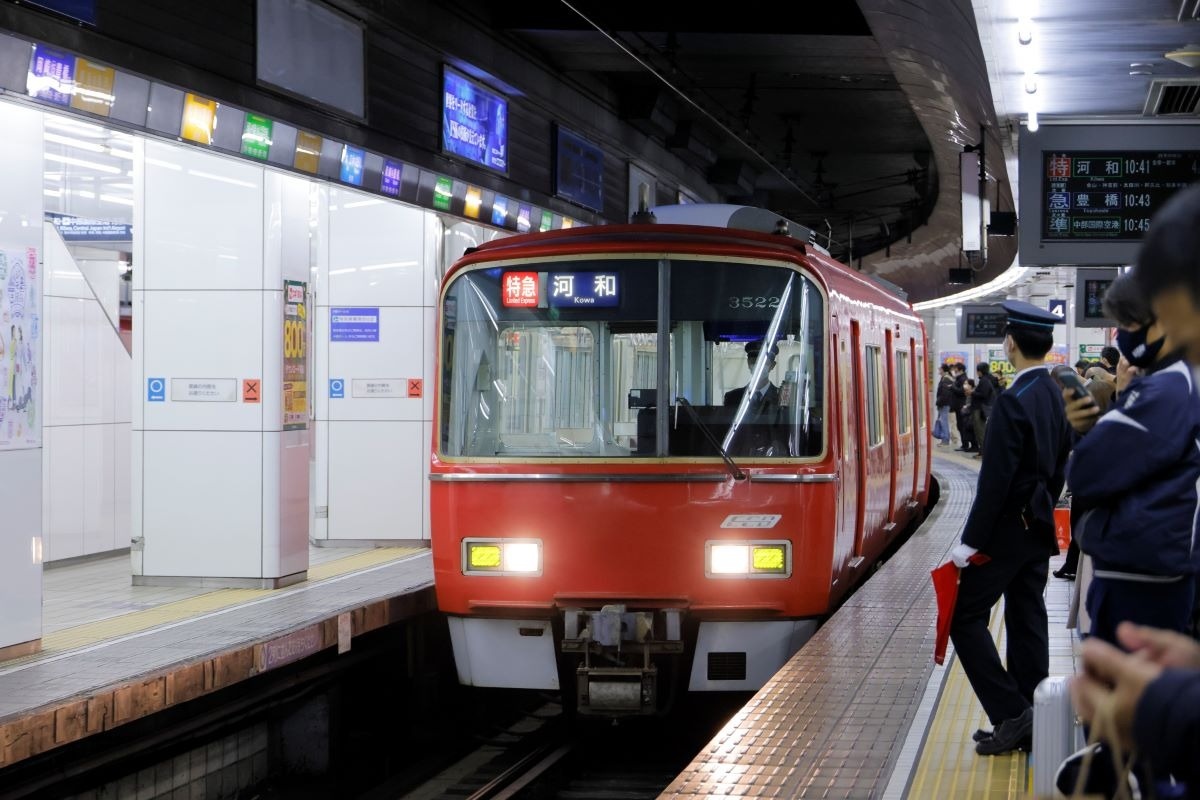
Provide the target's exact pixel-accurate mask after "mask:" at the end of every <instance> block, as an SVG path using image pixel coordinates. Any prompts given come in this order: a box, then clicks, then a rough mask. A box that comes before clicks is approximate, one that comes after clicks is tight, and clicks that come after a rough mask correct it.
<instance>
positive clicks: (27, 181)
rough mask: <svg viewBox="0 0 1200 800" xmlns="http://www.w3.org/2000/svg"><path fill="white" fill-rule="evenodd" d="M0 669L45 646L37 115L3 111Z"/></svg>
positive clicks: (39, 142)
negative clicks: (5, 661)
mask: <svg viewBox="0 0 1200 800" xmlns="http://www.w3.org/2000/svg"><path fill="white" fill-rule="evenodd" d="M0 128H2V129H3V130H4V147H3V148H0V175H3V176H4V180H2V181H0V208H3V210H4V211H3V213H0V608H2V609H3V612H0V660H3V659H5V658H11V657H15V656H19V655H25V654H27V653H31V652H34V651H35V650H37V649H38V647H39V644H40V641H41V636H42V407H43V404H42V387H43V382H42V381H41V361H42V335H41V334H42V316H41V297H42V290H41V284H42V275H41V271H42V270H41V253H42V188H43V187H42V184H43V181H44V178H43V176H42V149H41V148H42V114H41V112H39V111H34V110H31V109H27V108H22V107H19V106H16V105H11V104H8V103H4V104H0Z"/></svg>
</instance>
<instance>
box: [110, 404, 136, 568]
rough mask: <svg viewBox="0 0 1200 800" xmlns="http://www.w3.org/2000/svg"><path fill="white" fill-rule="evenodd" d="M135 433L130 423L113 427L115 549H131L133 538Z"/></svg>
mask: <svg viewBox="0 0 1200 800" xmlns="http://www.w3.org/2000/svg"><path fill="white" fill-rule="evenodd" d="M132 445H133V432H132V431H131V430H130V428H129V423H128V422H125V423H118V424H116V425H113V473H112V474H113V547H114V548H121V547H129V540H130V539H131V538H132V536H133V513H132V512H133V492H132V487H131V486H130V483H129V474H130V470H131V469H132V464H131V463H130V458H131V456H132Z"/></svg>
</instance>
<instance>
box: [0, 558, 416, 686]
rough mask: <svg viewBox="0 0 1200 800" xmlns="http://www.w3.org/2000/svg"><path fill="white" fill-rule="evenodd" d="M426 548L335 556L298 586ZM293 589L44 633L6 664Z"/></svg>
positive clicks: (234, 592)
mask: <svg viewBox="0 0 1200 800" xmlns="http://www.w3.org/2000/svg"><path fill="white" fill-rule="evenodd" d="M423 550H424V548H421V547H380V548H376V549H374V550H368V551H367V552H364V553H356V554H354V555H351V556H346V557H345V558H339V559H335V560H333V561H329V562H326V563H324V564H319V565H316V566H313V567H310V568H309V570H308V580H307V581H305V582H304V583H301V584H297V585H299V586H304V585H305V584H311V583H316V582H318V581H323V580H328V579H330V578H335V577H337V576H339V575H346V574H348V573H351V572H357V571H359V570H364V569H368V568H370V567H374V566H378V565H380V564H385V563H387V562H389V561H396V560H398V559H401V558H405V557H407V556H411V555H413V554H415V553H419V552H422V551H423ZM290 589H294V587H293V586H289V587H287V588H284V589H216V590H214V591H211V592H206V593H204V594H200V595H196V596H195V597H189V598H187V599H185V600H176V601H174V602H171V603H164V604H162V605H160V606H155V607H154V608H147V609H142V610H140V611H132V612H130V613H128V614H121V615H119V616H115V617H109V618H107V619H102V620H97V621H95V622H88V623H84V624H83V625H76V626H75V627H73V628H64V629H63V630H60V631H55V632H54V633H48V634H46V635H45V636H43V637H42V650H41V651H40V652H39V653H37V654H35V655H33V656H27V657H26V658H25V659H18V660H14V661H8V662H5V663H4V666H6V667H7V666H12V665H13V664H17V663H21V661H35V660H37V659H38V658H40V657H44V656H46V655H49V654H53V653H60V652H63V651H64V650H73V649H75V648H77V647H87V646H88V645H92V644H96V643H98V642H103V641H106V640H108V639H116V638H119V637H121V636H128V635H129V634H131V633H139V632H141V631H146V630H150V629H151V628H156V627H158V626H160V625H166V624H168V623H171V622H178V621H180V620H184V619H188V618H189V617H195V616H199V615H201V614H207V613H210V612H212V611H219V610H221V609H224V608H230V607H232V606H237V605H241V604H243V603H248V602H250V601H251V600H256V599H258V598H260V597H265V596H267V595H269V594H272V593H273V592H287V591H288V590H290Z"/></svg>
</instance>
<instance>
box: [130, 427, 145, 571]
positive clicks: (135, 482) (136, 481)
mask: <svg viewBox="0 0 1200 800" xmlns="http://www.w3.org/2000/svg"><path fill="white" fill-rule="evenodd" d="M145 441H146V434H145V432H143V431H140V430H138V429H137V428H134V427H132V426H131V427H130V432H129V500H130V502H129V539H130V548H129V566H130V570H131V572H132V573H133V574H134V575H141V574H143V559H142V555H143V553H144V550H143V549H142V543H143V541H144V537H145V534H146V529H145V518H146V515H145V503H146V492H145V485H144V483H143V480H142V476H143V475H145V473H146V470H145V462H146V459H145V452H146V450H145Z"/></svg>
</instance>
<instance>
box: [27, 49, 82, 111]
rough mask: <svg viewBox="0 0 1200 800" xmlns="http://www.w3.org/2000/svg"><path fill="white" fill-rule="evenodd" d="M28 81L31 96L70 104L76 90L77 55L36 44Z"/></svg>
mask: <svg viewBox="0 0 1200 800" xmlns="http://www.w3.org/2000/svg"><path fill="white" fill-rule="evenodd" d="M26 81H27V87H26V88H27V90H28V92H29V94H30V96H31V97H37V98H40V99H42V100H49V101H50V102H51V103H55V104H57V105H60V106H63V107H66V106H68V105H70V104H71V95H72V94H73V93H74V92H75V56H73V55H69V54H67V53H63V52H60V51H58V50H51V49H50V48H48V47H43V46H42V45H40V44H36V45H34V46H33V55H32V56H31V57H30V61H29V76H28V77H27V78H26Z"/></svg>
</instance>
